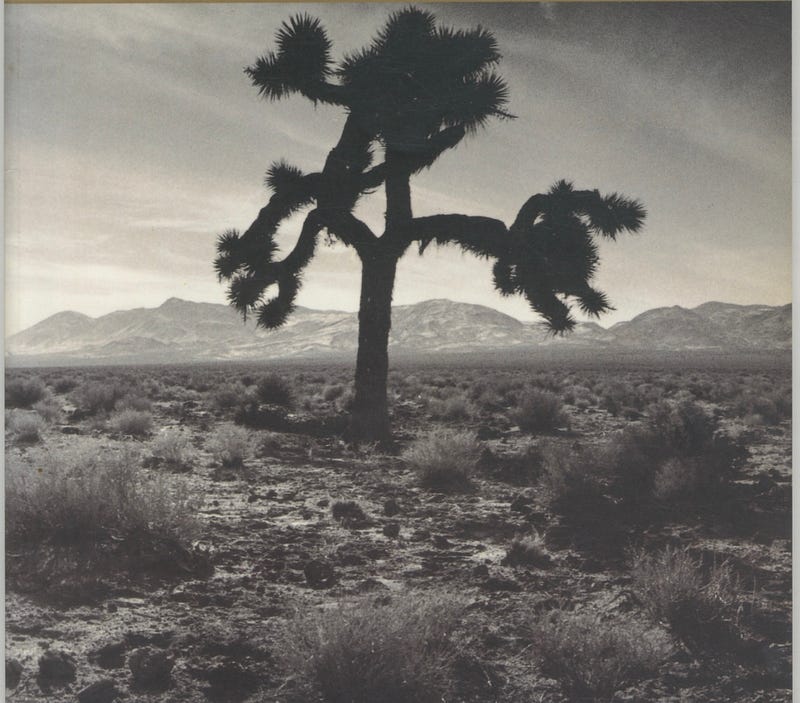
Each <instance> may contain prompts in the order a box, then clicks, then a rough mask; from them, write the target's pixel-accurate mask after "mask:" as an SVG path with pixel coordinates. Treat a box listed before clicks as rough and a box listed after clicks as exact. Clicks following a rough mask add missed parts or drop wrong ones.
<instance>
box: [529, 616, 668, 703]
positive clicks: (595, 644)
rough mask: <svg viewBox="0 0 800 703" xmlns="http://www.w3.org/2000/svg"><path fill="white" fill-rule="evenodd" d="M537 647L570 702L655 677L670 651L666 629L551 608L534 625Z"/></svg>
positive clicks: (546, 669)
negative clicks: (664, 630) (663, 630)
mask: <svg viewBox="0 0 800 703" xmlns="http://www.w3.org/2000/svg"><path fill="white" fill-rule="evenodd" d="M530 639H531V642H532V649H533V652H534V656H535V657H536V658H537V659H538V661H539V665H540V666H541V669H542V671H543V672H544V673H545V674H546V675H548V676H552V677H554V678H556V679H558V680H559V681H560V682H561V684H562V686H563V687H564V689H565V690H566V692H567V694H568V695H569V696H570V699H571V700H598V699H599V700H607V699H609V698H610V697H611V696H613V694H614V693H615V692H616V691H619V690H621V689H623V688H626V687H627V686H630V685H631V684H634V683H636V682H637V681H640V680H643V679H648V678H651V677H653V676H655V675H656V673H657V672H658V668H659V666H660V665H661V663H662V662H663V661H664V660H665V659H666V658H667V656H668V655H669V654H670V650H671V646H670V642H669V639H668V637H667V636H666V634H665V633H664V632H662V631H661V630H659V629H657V628H654V627H652V626H649V625H647V624H645V623H642V622H640V621H638V620H635V619H634V618H632V617H625V618H622V617H619V618H616V619H613V620H606V619H603V618H601V617H600V616H598V615H596V614H594V613H591V614H590V613H572V612H566V611H563V610H552V611H550V612H548V613H545V614H544V615H542V616H540V617H539V618H538V619H536V620H535V621H534V622H533V624H532V626H531V636H530Z"/></svg>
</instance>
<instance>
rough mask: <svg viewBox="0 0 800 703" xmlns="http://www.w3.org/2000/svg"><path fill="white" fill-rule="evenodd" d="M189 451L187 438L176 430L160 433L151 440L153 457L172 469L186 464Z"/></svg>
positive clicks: (189, 446) (189, 445)
mask: <svg viewBox="0 0 800 703" xmlns="http://www.w3.org/2000/svg"><path fill="white" fill-rule="evenodd" d="M190 449H191V444H190V442H189V438H188V437H186V435H184V434H183V433H182V432H181V431H180V430H177V429H169V430H166V431H164V432H162V433H161V434H159V435H158V436H157V437H156V438H155V439H154V440H153V443H152V445H151V451H152V453H153V456H154V457H157V458H159V459H161V460H162V461H163V462H164V463H165V464H167V466H170V467H173V468H177V467H181V466H184V465H185V464H186V462H187V460H188V458H189V452H190Z"/></svg>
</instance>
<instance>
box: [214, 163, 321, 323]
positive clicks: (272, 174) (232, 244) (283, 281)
mask: <svg viewBox="0 0 800 703" xmlns="http://www.w3.org/2000/svg"><path fill="white" fill-rule="evenodd" d="M265 181H266V183H267V185H268V186H269V187H270V188H271V189H272V191H273V196H272V197H271V198H270V201H269V202H268V203H267V205H266V206H265V207H264V208H262V210H261V212H259V214H258V217H257V218H256V220H255V221H254V222H253V224H252V225H250V227H249V228H248V229H247V231H246V232H244V233H243V234H239V233H238V232H237V231H236V230H229V231H227V232H225V233H224V234H222V235H220V237H219V238H218V240H217V258H216V260H215V261H214V268H215V270H216V272H217V275H218V277H219V278H220V280H226V281H229V282H230V285H229V287H228V300H229V301H230V303H231V305H233V306H234V307H235V308H236V309H237V310H239V312H241V313H242V315H243V316H244V317H245V319H246V318H247V315H248V314H249V313H251V312H256V313H257V314H258V318H257V319H258V323H259V324H260V325H262V326H264V327H279V326H280V325H282V324H283V323H284V322H285V321H286V317H287V316H288V315H289V314H290V313H291V312H292V310H293V309H294V300H295V297H296V296H297V291H298V290H299V288H300V283H301V275H302V271H303V269H304V268H305V267H306V265H307V264H308V262H309V261H310V260H311V257H312V256H313V255H314V248H315V246H316V241H317V235H318V233H319V230H320V229H321V226H320V225H319V224H317V223H316V222H315V221H314V219H313V218H307V219H306V224H305V225H304V226H303V232H302V233H301V235H300V239H299V240H298V243H297V245H296V246H295V248H294V250H293V251H292V252H291V254H289V256H287V257H286V258H285V259H283V260H282V261H275V254H276V253H277V250H278V245H277V242H276V241H275V236H276V234H277V231H278V227H279V226H280V224H281V222H282V221H283V220H285V219H286V218H287V217H289V216H290V215H292V214H293V213H294V212H296V211H297V210H299V209H301V208H303V207H305V206H307V205H309V204H310V203H312V202H313V201H314V199H315V194H314V192H313V191H314V188H313V185H314V181H313V178H311V177H309V176H305V175H304V174H303V173H302V172H301V171H300V170H299V169H297V168H295V167H293V166H290V165H289V164H287V163H285V162H278V163H274V164H272V166H270V168H269V170H268V171H267V176H266V179H265ZM274 285H277V287H278V290H277V294H276V295H275V296H274V297H273V298H272V299H270V300H268V301H266V302H262V301H263V297H264V295H265V293H266V291H267V289H269V288H270V287H272V286H274Z"/></svg>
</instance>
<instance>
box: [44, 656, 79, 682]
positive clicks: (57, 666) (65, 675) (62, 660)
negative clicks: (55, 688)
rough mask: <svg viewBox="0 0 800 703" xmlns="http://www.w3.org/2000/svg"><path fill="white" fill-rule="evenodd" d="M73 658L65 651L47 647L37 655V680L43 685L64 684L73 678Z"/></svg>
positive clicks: (74, 668) (74, 669)
mask: <svg viewBox="0 0 800 703" xmlns="http://www.w3.org/2000/svg"><path fill="white" fill-rule="evenodd" d="M75 671H76V666H75V659H74V658H73V657H72V655H71V654H68V653H67V652H61V651H59V650H54V649H48V650H47V651H46V652H45V653H44V654H42V656H41V657H39V682H40V683H41V684H44V685H54V684H65V683H69V682H70V681H74V680H75Z"/></svg>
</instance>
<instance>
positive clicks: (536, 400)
mask: <svg viewBox="0 0 800 703" xmlns="http://www.w3.org/2000/svg"><path fill="white" fill-rule="evenodd" d="M511 419H512V420H513V421H514V422H516V423H517V425H519V428H520V429H521V430H522V431H523V432H549V431H551V430H554V429H556V428H557V427H562V426H564V425H566V424H567V422H568V419H567V416H566V414H565V412H564V406H563V404H562V402H561V398H559V397H558V396H557V395H556V394H555V393H551V392H550V391H542V390H536V389H533V390H529V391H526V392H525V394H524V395H523V396H522V397H521V398H520V400H519V402H518V404H517V407H516V408H515V409H514V410H512V412H511Z"/></svg>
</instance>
